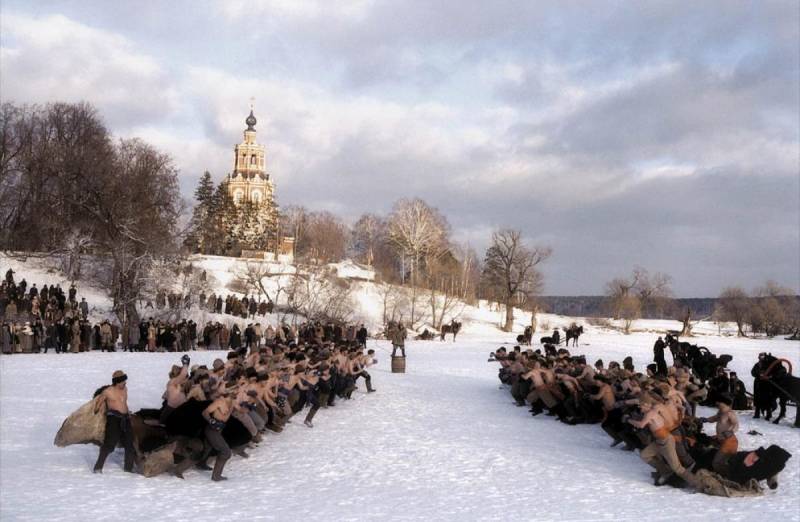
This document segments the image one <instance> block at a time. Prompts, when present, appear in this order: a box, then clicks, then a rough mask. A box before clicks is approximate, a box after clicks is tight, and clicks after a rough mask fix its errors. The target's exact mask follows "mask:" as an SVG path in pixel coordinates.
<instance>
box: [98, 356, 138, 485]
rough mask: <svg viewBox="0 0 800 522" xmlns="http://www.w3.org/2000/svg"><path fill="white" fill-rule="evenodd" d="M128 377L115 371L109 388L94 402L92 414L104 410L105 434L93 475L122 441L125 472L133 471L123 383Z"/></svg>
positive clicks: (99, 471) (128, 421)
mask: <svg viewBox="0 0 800 522" xmlns="http://www.w3.org/2000/svg"><path fill="white" fill-rule="evenodd" d="M127 380H128V376H127V375H125V372H123V371H122V370H117V371H115V372H114V373H113V374H112V376H111V386H109V387H107V388H106V389H105V390H103V392H102V393H101V394H100V395H98V396H97V398H96V399H95V400H94V412H95V413H100V410H102V409H104V408H105V410H106V434H105V438H104V439H103V445H102V446H100V453H99V454H98V455H97V462H95V465H94V473H102V472H103V465H104V464H105V462H106V458H107V457H108V456H109V455H110V454H111V453H113V452H114V448H116V447H117V443H118V442H119V441H120V439H122V445H123V447H124V448H125V467H124V469H125V471H127V472H132V471H133V461H134V457H135V453H134V448H133V433H132V431H131V422H130V417H129V415H130V414H129V412H128V389H127V387H126V383H125V381H127Z"/></svg>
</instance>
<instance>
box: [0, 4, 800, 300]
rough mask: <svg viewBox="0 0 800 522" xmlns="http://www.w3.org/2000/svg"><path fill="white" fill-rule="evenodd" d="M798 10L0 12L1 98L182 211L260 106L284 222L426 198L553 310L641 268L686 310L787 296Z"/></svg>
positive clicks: (797, 162)
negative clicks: (169, 195) (156, 170)
mask: <svg viewBox="0 0 800 522" xmlns="http://www.w3.org/2000/svg"><path fill="white" fill-rule="evenodd" d="M334 4H335V5H336V6H337V8H336V9H334V8H332V6H333V5H334ZM798 6H800V4H798V2H795V1H786V2H776V3H773V2H752V3H744V2H734V1H720V2H711V1H704V2H675V3H672V4H670V3H665V2H626V3H623V2H568V1H567V2H565V1H559V2H552V3H546V2H505V1H502V0H493V1H491V2H484V1H477V0H476V1H465V0H442V1H437V2H431V1H428V0H423V1H419V2H416V1H407V2H400V1H380V0H374V1H373V0H345V1H339V2H330V1H328V0H319V1H317V0H242V1H238V0H227V1H224V2H223V1H220V2H201V1H192V2H178V1H170V2H142V1H135V2H116V1H115V2H107V1H100V2H92V1H75V2H67V1H64V2H46V1H36V2H29V1H15V0H3V2H2V6H1V7H0V35H1V38H2V50H1V52H2V54H1V55H0V67H2V69H1V70H0V95H1V96H2V99H3V100H4V101H15V102H19V103H21V102H37V103H41V102H48V101H56V100H65V101H78V100H86V101H88V102H91V103H92V104H94V105H95V106H97V107H98V109H99V110H100V112H101V114H102V116H103V118H104V119H105V121H106V123H107V125H108V126H109V128H110V129H111V131H112V132H113V133H114V134H116V135H118V136H121V137H130V136H140V137H142V138H144V139H146V140H148V141H150V142H151V143H153V144H155V145H157V146H158V147H159V148H161V149H163V150H166V151H168V152H170V153H171V154H172V156H173V157H174V158H175V162H176V166H177V167H178V168H179V169H180V172H181V185H182V187H183V191H184V194H185V195H186V197H187V198H190V197H191V193H192V190H193V189H194V186H195V184H196V181H197V179H198V178H199V176H200V174H202V172H203V171H204V170H206V169H207V170H210V171H211V172H212V174H213V175H214V176H215V178H216V179H222V177H223V176H224V174H226V173H227V172H228V171H229V170H230V168H231V165H232V150H233V146H234V144H236V143H238V142H239V141H241V137H242V135H241V133H242V131H243V130H244V127H245V124H244V118H245V117H246V116H247V112H248V110H249V109H248V107H249V100H250V97H255V100H256V101H255V106H256V111H255V112H256V116H257V117H258V125H257V130H258V131H259V134H258V136H259V140H260V141H261V142H262V143H264V144H266V146H267V155H268V156H267V161H268V169H269V170H270V172H271V174H272V176H273V179H274V180H275V182H276V185H277V198H278V202H279V204H281V205H289V204H302V205H305V206H306V207H308V208H310V209H326V210H331V211H334V212H336V213H338V214H340V215H342V216H343V217H345V218H347V219H349V220H354V219H355V218H357V216H358V215H360V214H361V213H363V212H368V211H369V212H379V213H386V212H388V211H389V209H390V208H391V205H392V203H393V202H394V201H395V200H397V199H398V198H401V197H413V196H418V197H421V198H423V199H425V200H427V201H428V202H429V203H431V204H432V205H435V206H437V207H439V208H440V209H441V210H442V211H443V213H444V214H445V215H446V216H447V217H448V219H449V221H450V223H451V225H452V227H453V232H454V236H455V239H456V240H457V241H459V242H464V243H466V242H468V243H470V244H471V245H472V246H474V247H475V248H476V249H478V250H480V251H481V252H482V251H483V249H484V248H485V247H486V245H487V243H488V240H489V237H490V234H491V231H492V230H493V229H495V228H497V227H504V226H508V227H515V228H520V229H522V230H523V231H524V233H525V234H526V236H527V238H528V239H529V241H530V242H531V243H542V244H548V245H551V246H552V247H553V249H554V255H553V257H552V258H551V259H550V260H549V261H548V262H547V266H546V267H545V275H546V289H545V293H546V294H561V295H571V294H575V295H580V294H598V293H601V292H602V290H603V286H604V283H605V282H606V281H607V280H609V279H611V278H613V277H616V276H622V275H625V274H628V273H630V271H631V270H632V268H633V267H634V266H636V265H639V266H643V267H646V268H648V269H649V270H651V271H663V272H666V273H669V274H671V275H672V277H673V279H674V285H673V288H674V291H675V293H676V295H679V296H684V297H697V296H715V295H717V294H718V293H719V291H720V289H721V288H722V287H724V286H728V285H734V284H738V285H742V286H744V287H745V288H747V289H752V288H753V287H754V286H757V285H760V284H762V283H763V282H764V281H765V280H767V279H774V280H777V281H778V282H780V283H781V284H783V285H787V286H790V287H792V288H794V289H795V290H798V289H800V102H799V100H798V98H799V97H800V78H799V77H800V53H798V48H799V47H800V35H799V34H798V32H799V31H800V29H799V28H800V7H798Z"/></svg>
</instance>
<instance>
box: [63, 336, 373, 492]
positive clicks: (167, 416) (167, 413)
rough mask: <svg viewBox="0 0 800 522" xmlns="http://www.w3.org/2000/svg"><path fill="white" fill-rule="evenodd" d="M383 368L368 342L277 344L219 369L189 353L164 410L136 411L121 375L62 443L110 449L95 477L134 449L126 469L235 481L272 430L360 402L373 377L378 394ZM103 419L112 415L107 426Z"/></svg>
mask: <svg viewBox="0 0 800 522" xmlns="http://www.w3.org/2000/svg"><path fill="white" fill-rule="evenodd" d="M375 363H377V359H376V358H375V352H374V350H369V351H366V352H365V351H364V348H363V346H362V345H360V343H358V341H353V342H351V343H347V344H339V345H334V344H333V343H323V344H318V343H313V344H305V343H303V344H300V345H295V344H290V345H289V346H285V345H281V344H273V345H271V346H262V347H255V346H253V347H252V348H251V350H250V352H249V354H248V353H247V351H246V350H245V349H242V350H240V351H237V352H229V353H228V356H227V360H226V361H223V360H221V359H217V360H215V361H214V363H213V364H212V368H211V369H209V368H207V367H205V366H197V365H195V366H191V367H190V359H189V357H188V356H186V355H184V356H183V358H182V359H181V365H180V366H178V365H175V366H172V368H171V369H170V371H169V378H168V381H167V383H166V389H165V391H164V394H163V399H164V403H163V406H162V408H160V409H143V410H139V411H138V412H136V413H135V414H131V413H130V412H129V411H128V403H127V399H128V392H127V388H126V380H127V376H126V375H125V373H124V372H122V371H117V372H114V374H113V375H112V384H111V385H110V386H104V387H102V388H100V389H99V390H98V391H97V392H96V398H95V399H94V400H93V401H91V402H90V403H87V404H86V405H84V406H83V407H81V408H80V409H79V410H78V411H76V412H75V413H73V414H72V415H70V417H69V418H68V419H67V420H66V421H65V422H64V424H63V425H62V427H61V429H60V430H59V432H58V434H57V435H56V440H55V443H56V445H58V446H66V445H69V444H78V443H90V442H91V443H95V444H101V448H100V454H99V456H98V459H97V463H96V465H95V468H94V469H95V472H100V471H102V469H103V464H104V462H105V460H106V458H107V457H108V455H110V454H111V453H112V452H113V451H114V449H115V447H116V446H117V444H119V443H121V444H122V446H123V447H124V448H125V464H124V468H125V471H133V467H134V464H135V463H136V464H138V467H139V468H140V470H141V471H142V473H143V474H145V476H153V475H156V474H159V473H162V472H164V471H171V472H173V473H174V474H175V475H176V476H178V477H180V478H183V473H184V472H186V471H187V470H189V469H191V468H195V467H196V468H199V469H202V470H211V469H212V468H210V467H209V466H208V464H207V461H208V459H209V458H210V457H212V456H214V455H216V459H215V463H214V468H213V472H212V475H211V478H212V480H215V481H220V480H226V478H225V477H224V476H223V475H222V472H223V468H224V466H225V464H226V462H227V461H228V459H230V457H231V456H232V455H234V454H235V455H239V456H241V457H244V458H247V457H248V454H247V453H246V451H245V450H246V449H247V448H248V447H253V445H255V444H258V443H259V442H261V441H262V438H263V434H264V433H265V431H266V430H271V431H274V432H280V431H282V430H283V426H284V425H285V424H286V422H288V421H289V419H290V418H291V417H292V416H293V415H295V414H296V413H299V412H301V411H302V410H303V409H304V408H305V406H306V405H310V406H311V408H310V410H309V412H308V414H307V415H306V417H305V420H304V424H305V425H306V426H308V427H309V428H313V426H314V425H313V424H312V420H313V418H314V416H315V415H316V413H317V411H318V410H319V409H320V408H328V407H330V406H334V403H335V399H336V398H337V397H338V398H340V399H350V398H351V397H352V394H353V393H354V392H355V391H356V390H357V389H358V387H357V381H358V379H359V378H363V379H364V381H365V383H366V388H367V392H368V393H371V392H374V391H375V390H374V388H372V379H371V376H370V374H369V372H368V371H367V368H369V367H370V366H372V365H373V364H375ZM101 415H103V416H104V417H105V418H104V419H102V422H101V419H100V416H101Z"/></svg>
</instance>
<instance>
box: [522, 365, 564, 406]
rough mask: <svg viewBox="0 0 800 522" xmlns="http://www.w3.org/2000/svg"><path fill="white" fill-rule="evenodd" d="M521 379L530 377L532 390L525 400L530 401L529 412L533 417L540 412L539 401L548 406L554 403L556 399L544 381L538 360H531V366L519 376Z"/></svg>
mask: <svg viewBox="0 0 800 522" xmlns="http://www.w3.org/2000/svg"><path fill="white" fill-rule="evenodd" d="M521 378H522V379H530V381H531V386H532V387H533V390H532V391H531V392H530V393H529V394H528V397H527V400H528V402H530V403H531V413H532V414H533V416H534V417H535V416H536V415H539V414H540V413H542V411H543V410H542V407H541V404H540V401H541V402H542V403H544V405H545V406H547V407H548V408H553V407H554V406H555V405H556V400H555V398H553V396H552V395H551V394H550V390H549V389H548V388H547V385H546V384H545V382H544V375H543V371H542V365H541V363H540V362H539V361H534V362H533V368H532V369H531V370H530V371H528V372H527V373H524V374H523V375H522V376H521Z"/></svg>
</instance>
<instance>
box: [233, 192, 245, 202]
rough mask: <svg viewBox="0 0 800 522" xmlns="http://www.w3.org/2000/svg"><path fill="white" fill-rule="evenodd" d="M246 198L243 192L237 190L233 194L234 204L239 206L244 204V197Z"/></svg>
mask: <svg viewBox="0 0 800 522" xmlns="http://www.w3.org/2000/svg"><path fill="white" fill-rule="evenodd" d="M243 196H244V192H243V191H242V190H237V191H235V192H234V193H233V202H234V203H236V204H237V205H238V204H239V203H241V202H242V197H243Z"/></svg>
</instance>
